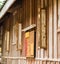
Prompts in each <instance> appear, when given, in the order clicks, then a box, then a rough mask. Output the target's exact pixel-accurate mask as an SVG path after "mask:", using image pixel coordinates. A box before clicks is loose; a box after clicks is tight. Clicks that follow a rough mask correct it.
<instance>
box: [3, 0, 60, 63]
mask: <svg viewBox="0 0 60 64" xmlns="http://www.w3.org/2000/svg"><path fill="white" fill-rule="evenodd" d="M43 1H44V0H29V1H28V0H25V1H24V2H23V5H22V8H19V7H18V8H16V9H15V10H14V11H13V13H12V14H11V15H10V16H9V17H7V18H6V20H5V21H4V23H3V30H4V33H3V56H7V57H19V58H20V57H24V58H25V57H26V56H25V52H24V46H25V44H24V32H22V36H21V37H22V45H21V46H22V49H19V50H18V48H17V43H18V42H17V41H16V40H13V28H14V26H15V25H16V24H19V23H20V24H22V29H24V28H26V27H28V26H30V25H32V24H36V57H35V58H34V59H31V58H30V59H25V60H24V58H23V59H15V60H12V59H11V58H9V59H8V58H7V64H40V63H41V64H42V63H43V64H44V63H45V64H48V63H50V64H53V63H54V62H55V63H59V61H60V60H59V61H58V59H59V58H60V52H59V50H60V45H59V44H60V43H59V42H60V8H59V7H60V1H59V0H45V6H44V5H42V4H44V3H43ZM42 7H43V8H44V9H45V10H46V22H47V25H46V26H47V33H46V35H47V46H46V47H47V48H46V49H44V47H42V48H41V45H40V44H41V37H40V36H41V21H42V20H41V15H42V13H41V10H42ZM21 9H22V10H21ZM15 28H16V29H15V31H16V30H17V26H15ZM7 31H9V34H10V38H9V47H8V50H7V48H6V47H7V42H6V40H5V39H6V38H5V37H6V36H5V33H6V32H7ZM17 33H18V32H17ZM15 34H16V33H14V37H15V36H16V35H15ZM16 39H17V38H16ZM54 59H55V60H54Z"/></svg>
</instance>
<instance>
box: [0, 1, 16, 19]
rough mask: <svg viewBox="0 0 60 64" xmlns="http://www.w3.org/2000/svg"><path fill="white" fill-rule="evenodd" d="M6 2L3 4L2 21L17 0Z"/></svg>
mask: <svg viewBox="0 0 60 64" xmlns="http://www.w3.org/2000/svg"><path fill="white" fill-rule="evenodd" d="M4 1H5V2H2V3H3V4H2V7H1V11H0V19H1V18H2V17H3V16H4V14H5V13H6V12H7V10H8V9H9V8H10V7H11V5H12V4H13V3H14V2H15V1H16V0H4Z"/></svg>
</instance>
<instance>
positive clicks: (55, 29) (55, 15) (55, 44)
mask: <svg viewBox="0 0 60 64" xmlns="http://www.w3.org/2000/svg"><path fill="white" fill-rule="evenodd" d="M53 2H54V58H57V0H54V1H53Z"/></svg>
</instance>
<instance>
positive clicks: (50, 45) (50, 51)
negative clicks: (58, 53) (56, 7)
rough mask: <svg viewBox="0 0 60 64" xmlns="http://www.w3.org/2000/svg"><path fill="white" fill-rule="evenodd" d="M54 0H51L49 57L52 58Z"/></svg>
mask: <svg viewBox="0 0 60 64" xmlns="http://www.w3.org/2000/svg"><path fill="white" fill-rule="evenodd" d="M52 22H53V21H52V0H49V58H52V51H53V50H52Z"/></svg>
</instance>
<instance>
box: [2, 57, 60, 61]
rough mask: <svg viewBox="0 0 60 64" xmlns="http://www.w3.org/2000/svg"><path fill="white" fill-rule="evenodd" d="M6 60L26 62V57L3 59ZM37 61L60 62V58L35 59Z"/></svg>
mask: <svg viewBox="0 0 60 64" xmlns="http://www.w3.org/2000/svg"><path fill="white" fill-rule="evenodd" d="M2 58H5V59H13V60H19V59H20V60H26V57H2ZM35 60H36V61H56V62H60V58H58V59H57V58H35Z"/></svg>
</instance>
